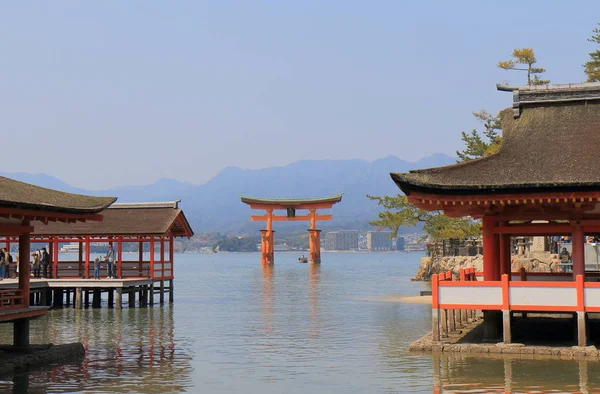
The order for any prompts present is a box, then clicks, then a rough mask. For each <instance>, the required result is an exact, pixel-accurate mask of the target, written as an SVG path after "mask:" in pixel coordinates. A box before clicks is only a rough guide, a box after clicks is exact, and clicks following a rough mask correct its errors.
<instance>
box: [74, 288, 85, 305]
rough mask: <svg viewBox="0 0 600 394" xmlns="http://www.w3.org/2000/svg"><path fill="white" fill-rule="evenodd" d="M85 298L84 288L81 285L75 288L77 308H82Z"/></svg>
mask: <svg viewBox="0 0 600 394" xmlns="http://www.w3.org/2000/svg"><path fill="white" fill-rule="evenodd" d="M82 298H83V289H82V288H81V287H77V288H76V289H75V309H81V305H82V302H81V301H82Z"/></svg>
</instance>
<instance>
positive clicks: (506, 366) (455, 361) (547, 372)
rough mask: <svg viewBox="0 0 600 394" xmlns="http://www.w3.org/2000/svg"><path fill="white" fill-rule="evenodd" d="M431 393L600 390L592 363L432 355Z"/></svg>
mask: <svg viewBox="0 0 600 394" xmlns="http://www.w3.org/2000/svg"><path fill="white" fill-rule="evenodd" d="M432 360H433V392H434V393H456V392H467V391H468V392H515V391H518V392H523V391H525V392H536V393H546V392H557V391H559V392H577V393H591V392H598V391H599V390H600V375H599V374H598V372H600V363H599V362H598V361H596V360H564V359H546V360H542V359H537V358H535V357H534V356H531V355H530V356H524V355H491V354H490V355H488V356H469V355H466V354H460V353H455V354H439V353H438V354H433V357H432Z"/></svg>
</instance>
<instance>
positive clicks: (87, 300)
mask: <svg viewBox="0 0 600 394" xmlns="http://www.w3.org/2000/svg"><path fill="white" fill-rule="evenodd" d="M84 297H85V298H84V299H85V305H84V306H85V308H89V307H90V291H89V290H86V291H85V296H84Z"/></svg>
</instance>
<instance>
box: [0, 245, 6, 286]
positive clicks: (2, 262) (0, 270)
mask: <svg viewBox="0 0 600 394" xmlns="http://www.w3.org/2000/svg"><path fill="white" fill-rule="evenodd" d="M5 270H6V259H5V257H4V251H2V250H0V280H2V279H4V271H5Z"/></svg>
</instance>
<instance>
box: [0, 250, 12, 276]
mask: <svg viewBox="0 0 600 394" xmlns="http://www.w3.org/2000/svg"><path fill="white" fill-rule="evenodd" d="M2 256H4V263H5V264H6V265H5V267H4V268H5V269H4V279H10V265H11V264H12V262H13V259H12V256H11V255H10V252H9V251H8V249H6V248H3V249H2Z"/></svg>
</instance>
